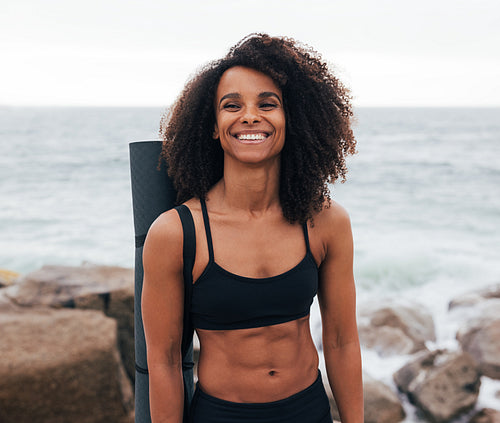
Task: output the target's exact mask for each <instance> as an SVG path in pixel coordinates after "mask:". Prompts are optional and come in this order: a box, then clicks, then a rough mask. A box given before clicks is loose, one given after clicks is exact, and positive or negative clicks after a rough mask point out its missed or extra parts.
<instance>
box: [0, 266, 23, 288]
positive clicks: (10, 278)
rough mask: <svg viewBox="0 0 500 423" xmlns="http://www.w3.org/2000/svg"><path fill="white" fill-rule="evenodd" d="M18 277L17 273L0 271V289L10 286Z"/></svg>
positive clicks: (5, 270)
mask: <svg viewBox="0 0 500 423" xmlns="http://www.w3.org/2000/svg"><path fill="white" fill-rule="evenodd" d="M19 276H20V275H19V273H17V272H13V271H12V270H7V269H0V288H4V287H6V286H10V285H12V284H13V283H14V281H15V280H16V279H17V278H18V277H19Z"/></svg>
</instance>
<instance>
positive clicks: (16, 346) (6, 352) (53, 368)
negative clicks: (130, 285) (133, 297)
mask: <svg viewBox="0 0 500 423" xmlns="http://www.w3.org/2000/svg"><path fill="white" fill-rule="evenodd" d="M0 339H1V340H2V342H0V355H1V356H2V360H0V410H1V411H0V414H1V418H2V420H1V421H2V422H3V423H11V422H12V423H14V422H15V423H24V422H39V423H45V422H50V423H63V422H69V421H71V422H74V423H86V422H89V423H90V422H92V423H95V422H103V423H104V422H122V423H124V422H130V423H131V422H132V421H133V411H132V408H133V392H132V388H131V385H130V381H129V379H128V378H127V376H126V375H125V371H124V369H123V366H122V363H121V360H120V357H119V353H118V350H117V346H116V343H117V340H116V322H115V321H114V320H113V319H110V318H107V317H106V316H104V315H103V314H102V313H101V312H98V311H82V310H53V309H48V308H45V309H43V308H35V309H22V310H17V311H16V312H12V313H1V314H0Z"/></svg>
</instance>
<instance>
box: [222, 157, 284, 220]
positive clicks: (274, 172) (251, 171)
mask: <svg viewBox="0 0 500 423" xmlns="http://www.w3.org/2000/svg"><path fill="white" fill-rule="evenodd" d="M279 160H280V159H279V156H278V157H276V158H274V159H273V160H272V161H270V162H269V163H265V164H264V165H262V164H259V165H258V166H256V165H255V166H253V165H248V164H243V165H242V164H241V163H234V162H233V161H232V160H225V161H224V176H223V178H222V179H221V181H220V182H219V183H218V184H217V186H216V189H215V190H214V191H215V192H214V194H215V193H216V192H217V193H218V195H220V196H221V199H222V201H223V203H224V204H226V206H227V207H229V208H231V209H233V210H240V211H246V212H249V213H250V214H261V213H264V212H266V211H268V210H269V209H272V208H275V207H280V204H279V172H280V161H279Z"/></svg>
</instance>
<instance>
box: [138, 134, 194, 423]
mask: <svg viewBox="0 0 500 423" xmlns="http://www.w3.org/2000/svg"><path fill="white" fill-rule="evenodd" d="M129 149H130V176H131V180H132V204H133V211H134V229H135V298H134V318H135V368H136V372H135V422H136V423H150V422H151V416H150V410H149V376H148V364H147V355H146V341H145V339H144V326H143V324H142V311H141V294H142V281H143V276H144V271H143V267H142V248H143V245H144V240H145V239H146V234H147V232H148V230H149V227H150V226H151V224H152V223H153V221H154V220H155V219H156V218H157V217H158V216H159V215H160V214H161V213H163V212H165V211H167V210H169V209H171V208H173V207H174V205H175V198H176V192H175V189H174V187H173V185H172V182H171V181H170V179H169V178H168V175H167V170H166V165H165V163H164V162H163V163H162V166H161V169H158V164H159V157H160V153H161V141H138V142H132V143H130V144H129ZM192 357H193V344H192V342H191V345H190V347H189V348H188V349H187V351H186V354H184V356H183V362H184V363H192V361H193V358H192ZM183 377H184V386H185V400H184V402H185V407H189V403H190V400H191V398H192V393H193V368H192V366H189V365H188V366H183Z"/></svg>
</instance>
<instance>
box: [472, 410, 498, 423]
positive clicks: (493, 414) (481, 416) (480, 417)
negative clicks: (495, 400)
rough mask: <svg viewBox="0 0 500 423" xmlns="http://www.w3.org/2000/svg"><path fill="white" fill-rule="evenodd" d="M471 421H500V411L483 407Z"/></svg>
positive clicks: (492, 422) (491, 422)
mask: <svg viewBox="0 0 500 423" xmlns="http://www.w3.org/2000/svg"><path fill="white" fill-rule="evenodd" d="M469 423H500V411H498V410H493V409H492V408H483V409H482V410H481V411H479V412H478V413H476V414H475V415H474V416H473V417H472V419H470V420H469Z"/></svg>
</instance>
